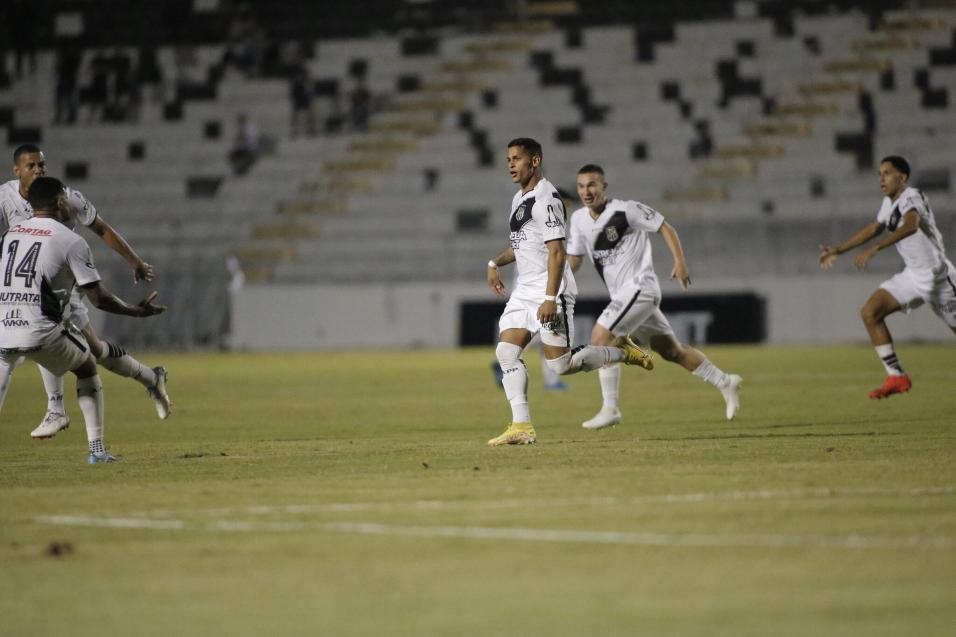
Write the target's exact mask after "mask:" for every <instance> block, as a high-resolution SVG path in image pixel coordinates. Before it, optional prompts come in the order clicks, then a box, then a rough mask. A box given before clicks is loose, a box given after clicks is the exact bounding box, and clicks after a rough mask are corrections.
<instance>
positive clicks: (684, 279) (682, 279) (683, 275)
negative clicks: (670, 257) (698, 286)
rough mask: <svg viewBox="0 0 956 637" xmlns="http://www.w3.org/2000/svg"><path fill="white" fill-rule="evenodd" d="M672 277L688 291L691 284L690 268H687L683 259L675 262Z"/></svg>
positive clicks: (681, 287)
mask: <svg viewBox="0 0 956 637" xmlns="http://www.w3.org/2000/svg"><path fill="white" fill-rule="evenodd" d="M671 279H677V282H678V283H679V284H680V289H682V290H683V291H685V292H686V291H687V288H688V287H689V286H690V270H688V269H687V264H686V263H684V262H683V261H678V262H677V263H675V264H674V269H673V270H671Z"/></svg>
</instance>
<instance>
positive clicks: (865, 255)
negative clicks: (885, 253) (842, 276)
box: [853, 248, 876, 270]
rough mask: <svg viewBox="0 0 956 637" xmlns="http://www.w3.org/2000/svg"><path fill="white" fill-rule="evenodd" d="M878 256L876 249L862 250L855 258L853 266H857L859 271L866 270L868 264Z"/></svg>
mask: <svg viewBox="0 0 956 637" xmlns="http://www.w3.org/2000/svg"><path fill="white" fill-rule="evenodd" d="M875 254H876V248H867V249H866V250H861V251H860V252H858V253H857V255H856V256H855V257H853V265H855V266H856V268H857V269H858V270H866V265H867V263H869V262H870V259H872V258H873V255H875Z"/></svg>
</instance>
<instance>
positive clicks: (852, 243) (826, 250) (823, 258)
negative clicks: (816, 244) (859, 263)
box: [817, 221, 886, 270]
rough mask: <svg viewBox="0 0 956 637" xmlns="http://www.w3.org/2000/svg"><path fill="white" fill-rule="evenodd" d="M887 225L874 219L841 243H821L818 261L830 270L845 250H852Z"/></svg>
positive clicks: (821, 265)
mask: <svg viewBox="0 0 956 637" xmlns="http://www.w3.org/2000/svg"><path fill="white" fill-rule="evenodd" d="M885 227H886V226H884V225H883V224H882V223H880V222H879V221H874V222H873V223H869V224H867V225H865V226H863V227H862V228H860V229H859V230H857V231H856V234H854V235H853V236H852V237H850V238H849V239H847V240H846V241H844V242H843V243H841V244H839V245H836V246H828V245H821V246H820V256H819V258H818V259H817V263H819V264H820V267H821V268H823V269H824V270H829V269H830V268H831V267H833V264H834V263H835V262H836V259H837V257H838V256H840V255H841V254H843V253H844V252H847V251H849V250H852V249H853V248H855V247H857V246H861V245H863V244H864V243H866V242H867V241H869V240H870V239H872V238H873V237H875V236H876V235H878V234H880V233H881V232H883V229H884V228H885Z"/></svg>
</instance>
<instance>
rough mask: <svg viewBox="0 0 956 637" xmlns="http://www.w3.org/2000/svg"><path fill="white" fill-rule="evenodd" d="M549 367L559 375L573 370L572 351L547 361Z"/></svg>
mask: <svg viewBox="0 0 956 637" xmlns="http://www.w3.org/2000/svg"><path fill="white" fill-rule="evenodd" d="M545 363H547V365H548V368H549V369H550V370H551V371H553V372H554V373H555V374H558V375H559V376H563V375H564V374H567V373H568V372H569V371H570V370H571V352H568V353H567V354H564V355H563V356H559V357H558V358H552V359H548V360H546V361H545Z"/></svg>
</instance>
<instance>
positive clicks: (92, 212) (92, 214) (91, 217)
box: [66, 188, 96, 228]
mask: <svg viewBox="0 0 956 637" xmlns="http://www.w3.org/2000/svg"><path fill="white" fill-rule="evenodd" d="M66 200H67V201H68V202H69V203H70V211H71V212H72V214H73V219H75V220H76V222H77V223H78V224H80V225H82V226H86V227H87V228H89V227H90V226H92V225H93V222H94V221H96V208H94V207H93V204H91V203H90V201H89V199H87V198H86V197H84V196H83V193H82V192H80V191H79V190H73V189H72V188H67V191H66Z"/></svg>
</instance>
